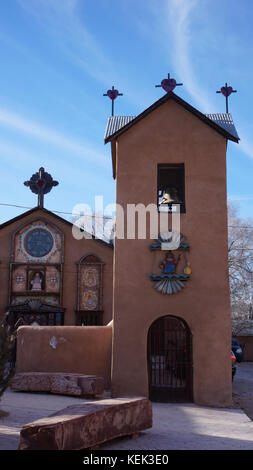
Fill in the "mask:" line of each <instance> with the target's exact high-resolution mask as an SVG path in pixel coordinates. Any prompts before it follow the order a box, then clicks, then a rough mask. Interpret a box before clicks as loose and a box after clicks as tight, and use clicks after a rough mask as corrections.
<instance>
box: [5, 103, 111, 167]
mask: <svg viewBox="0 0 253 470" xmlns="http://www.w3.org/2000/svg"><path fill="white" fill-rule="evenodd" d="M0 124H2V125H3V126H5V127H7V128H9V129H13V130H15V131H17V132H19V133H21V134H25V135H28V136H31V137H33V138H35V139H38V140H40V141H43V142H47V143H49V144H51V145H54V146H56V147H59V148H61V149H64V150H65V151H69V152H71V154H72V153H74V154H75V155H76V156H81V157H82V158H84V159H88V160H92V161H93V162H94V160H95V163H96V161H98V162H99V163H102V164H103V163H104V164H105V165H106V164H108V161H107V158H106V156H105V155H104V154H102V153H100V152H99V151H96V150H94V146H92V145H89V144H86V143H83V142H79V141H77V140H73V139H72V138H68V137H66V136H65V135H63V134H61V133H58V132H57V131H55V130H53V129H49V128H48V127H46V126H43V125H41V124H39V123H36V122H33V121H30V120H27V119H25V118H24V117H22V116H19V115H18V114H15V113H13V112H10V111H8V110H5V109H2V108H0Z"/></svg>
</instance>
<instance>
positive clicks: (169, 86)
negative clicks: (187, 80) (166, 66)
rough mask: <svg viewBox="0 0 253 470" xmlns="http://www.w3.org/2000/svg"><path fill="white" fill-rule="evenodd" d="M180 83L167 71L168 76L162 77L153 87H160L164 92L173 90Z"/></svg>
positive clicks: (180, 84)
mask: <svg viewBox="0 0 253 470" xmlns="http://www.w3.org/2000/svg"><path fill="white" fill-rule="evenodd" d="M182 85H183V83H177V82H176V80H175V79H174V78H171V77H170V73H168V78H164V79H163V80H162V81H161V84H160V85H155V87H156V88H159V87H162V88H163V90H164V91H166V93H168V92H169V91H173V90H174V88H176V86H182Z"/></svg>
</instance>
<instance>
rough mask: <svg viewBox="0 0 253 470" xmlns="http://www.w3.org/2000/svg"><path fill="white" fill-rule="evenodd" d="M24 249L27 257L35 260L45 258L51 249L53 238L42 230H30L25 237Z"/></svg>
mask: <svg viewBox="0 0 253 470" xmlns="http://www.w3.org/2000/svg"><path fill="white" fill-rule="evenodd" d="M24 241H25V243H24V245H25V249H26V251H27V253H29V255H31V256H34V257H36V258H42V257H43V256H46V255H47V254H48V253H49V252H50V251H51V250H52V248H53V243H54V242H53V237H52V235H51V234H50V233H49V232H48V231H47V230H44V229H41V228H36V229H34V230H31V232H29V233H28V234H27V235H26V237H25V240H24Z"/></svg>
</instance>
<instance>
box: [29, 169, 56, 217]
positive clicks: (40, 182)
mask: <svg viewBox="0 0 253 470" xmlns="http://www.w3.org/2000/svg"><path fill="white" fill-rule="evenodd" d="M58 184H59V183H58V181H54V180H53V178H52V176H51V175H50V174H49V173H47V172H46V171H45V170H44V168H40V169H39V171H38V172H37V173H34V175H32V177H31V178H30V180H29V181H25V182H24V185H25V186H28V187H29V188H30V190H31V191H32V192H33V193H34V194H38V207H40V208H43V207H44V195H45V194H47V193H49V192H50V191H51V189H52V188H53V186H57V185H58Z"/></svg>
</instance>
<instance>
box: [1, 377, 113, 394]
mask: <svg viewBox="0 0 253 470" xmlns="http://www.w3.org/2000/svg"><path fill="white" fill-rule="evenodd" d="M10 388H11V389H12V390H14V391H16V392H47V393H55V394H61V395H72V396H79V397H80V396H96V395H101V394H102V393H103V392H104V379H103V378H102V377H97V376H96V375H81V374H68V373H65V372H20V373H17V374H15V376H14V377H13V379H12V381H11V383H10Z"/></svg>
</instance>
